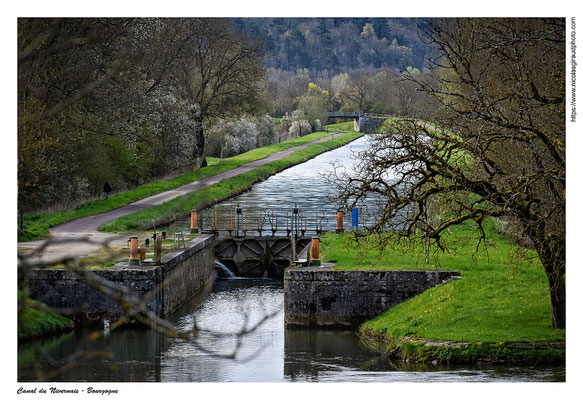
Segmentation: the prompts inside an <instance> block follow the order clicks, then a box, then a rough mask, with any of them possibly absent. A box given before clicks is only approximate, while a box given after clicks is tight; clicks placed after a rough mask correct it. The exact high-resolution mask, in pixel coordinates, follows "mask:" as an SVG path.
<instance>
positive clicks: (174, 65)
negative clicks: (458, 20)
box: [18, 18, 431, 213]
mask: <svg viewBox="0 0 583 400" xmlns="http://www.w3.org/2000/svg"><path fill="white" fill-rule="evenodd" d="M418 23H419V24H423V21H414V20H412V19H394V18H393V19H389V18H293V19H288V18H238V19H217V18H174V19H165V18H145V19H144V18H66V19H48V18H29V19H24V18H21V19H19V20H18V51H19V54H18V194H19V196H18V207H19V213H24V212H39V211H40V212H42V211H46V210H53V211H54V210H60V209H65V208H70V207H73V206H75V205H76V204H79V203H80V202H82V201H85V200H88V199H93V198H96V197H100V196H102V195H103V188H104V186H105V185H106V182H107V183H108V185H110V186H111V188H112V190H113V192H114V193H115V192H119V191H123V190H127V189H130V188H132V187H136V186H138V185H140V184H143V183H146V182H149V181H152V180H156V179H160V178H164V177H168V176H173V175H176V174H178V173H181V172H184V171H185V170H190V169H193V168H198V167H199V166H201V165H204V164H205V158H206V157H207V156H213V157H228V156H233V155H236V154H240V153H242V152H245V151H248V150H250V149H252V148H255V147H258V146H264V145H267V144H270V143H274V142H280V141H283V140H287V139H290V138H293V137H297V136H303V135H306V134H308V133H310V132H313V131H317V130H320V129H322V126H323V125H324V124H326V123H328V122H329V121H328V120H327V113H328V112H329V111H363V112H376V113H383V114H391V115H416V116H421V114H424V113H426V111H427V110H428V107H429V105H428V104H427V103H426V101H425V100H424V99H423V98H422V97H421V96H420V95H419V94H418V93H417V92H416V91H415V88H414V87H413V85H412V84H411V82H408V81H406V80H404V79H402V78H403V74H404V73H409V74H414V75H416V76H422V75H424V74H427V73H429V72H428V71H427V70H426V69H424V67H425V65H426V64H425V60H426V58H427V57H428V56H429V55H430V54H431V47H430V46H428V45H426V44H424V43H423V41H422V40H421V38H420V34H419V27H418V26H417V24H418ZM275 117H278V118H277V119H274V118H275ZM276 122H277V123H276Z"/></svg>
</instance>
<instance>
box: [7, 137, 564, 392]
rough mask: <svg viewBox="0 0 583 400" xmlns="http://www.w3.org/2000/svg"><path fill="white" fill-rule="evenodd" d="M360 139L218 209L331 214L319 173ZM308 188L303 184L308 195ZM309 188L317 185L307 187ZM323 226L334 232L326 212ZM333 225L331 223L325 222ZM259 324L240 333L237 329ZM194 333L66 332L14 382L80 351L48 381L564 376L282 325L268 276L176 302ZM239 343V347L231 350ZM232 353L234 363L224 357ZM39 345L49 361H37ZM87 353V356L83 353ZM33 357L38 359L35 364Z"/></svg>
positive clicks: (179, 320) (277, 290)
mask: <svg viewBox="0 0 583 400" xmlns="http://www.w3.org/2000/svg"><path fill="white" fill-rule="evenodd" d="M366 140H367V139H366V138H361V139H358V140H357V141H355V142H353V143H351V144H349V145H347V146H344V147H343V148H340V149H336V150H334V151H331V152H328V153H324V154H322V155H320V156H318V157H316V158H314V159H312V160H310V161H308V162H306V163H304V164H301V165H298V166H295V167H292V168H290V169H287V170H285V171H283V172H281V173H279V174H277V175H275V176H273V177H271V178H269V179H268V180H266V181H265V182H262V183H260V184H257V185H255V186H254V188H253V189H252V190H250V191H248V192H246V193H244V194H242V195H240V196H237V197H235V198H233V199H230V200H228V201H227V202H224V203H222V204H221V205H219V206H218V207H221V208H223V209H229V208H230V209H232V208H234V207H236V206H241V207H242V208H255V209H269V208H278V209H286V208H289V207H293V206H295V205H296V204H297V206H298V207H299V208H302V209H305V210H312V211H313V210H316V209H318V210H321V211H322V212H324V213H327V214H331V215H334V214H335V212H336V205H335V204H333V203H332V202H331V201H330V198H331V197H332V196H333V188H331V187H328V186H326V185H324V184H320V185H317V184H314V182H323V181H322V176H321V174H322V173H323V172H325V171H329V170H330V169H331V163H332V162H341V163H342V165H343V167H344V168H346V169H349V168H351V166H352V165H354V162H355V160H354V159H353V157H352V154H353V153H354V152H355V151H362V150H364V149H366V146H367V143H366ZM307 188H311V189H310V190H309V191H308V190H306V189H307ZM314 188H316V189H314ZM330 220H331V221H329V225H328V226H327V227H326V228H327V229H333V228H334V226H335V222H336V221H335V220H333V221H332V218H330ZM333 224H334V225H333ZM265 316H271V317H269V318H267V319H266V320H265V321H264V322H263V323H260V324H259V326H258V328H257V329H255V330H253V331H252V332H250V333H248V334H245V335H244V336H242V337H238V336H237V332H239V331H240V330H241V329H242V328H245V327H246V328H249V327H251V326H253V325H254V324H255V323H257V322H259V321H261V320H262V319H263V318H264V317H265ZM170 319H171V320H172V322H175V323H176V324H177V325H178V326H179V327H181V328H183V329H192V327H193V326H194V325H195V324H196V326H197V327H198V329H199V333H198V335H197V337H196V340H194V341H186V340H183V339H178V338H171V337H167V336H165V335H162V334H160V333H158V332H157V331H155V330H153V329H144V328H142V329H137V328H127V329H120V330H114V331H111V332H109V333H108V334H107V335H103V336H100V337H98V338H92V336H91V332H83V331H79V330H77V331H74V332H69V333H66V334H63V335H60V336H53V337H50V338H45V339H42V340H39V341H37V342H36V343H25V344H21V345H20V346H19V349H18V380H19V381H21V382H26V381H32V380H34V379H35V377H36V376H38V375H37V374H38V372H39V371H40V372H41V373H43V374H46V373H49V372H51V371H54V370H55V368H56V366H55V365H51V364H50V363H49V362H48V361H47V360H48V359H51V360H66V359H67V358H68V357H71V356H72V355H86V356H88V357H82V358H80V359H79V360H78V363H77V364H76V366H75V368H71V369H69V370H67V371H64V372H63V373H62V374H59V375H57V376H55V377H54V378H53V379H52V380H54V381H64V382H85V381H88V382H491V381H496V382H501V381H508V382H527V381H547V382H548V381H564V380H565V368H564V367H508V366H496V367H491V366H481V367H435V366H427V365H408V364H404V363H396V362H394V361H391V360H389V359H387V358H386V357H384V356H382V355H379V354H378V353H375V352H371V351H369V350H368V349H366V348H365V347H364V346H363V345H362V344H361V343H360V341H359V338H358V336H357V335H356V334H355V332H354V331H338V330H334V331H330V330H317V329H312V330H306V329H287V328H285V326H284V321H283V282H282V281H281V280H273V279H243V278H233V279H224V280H219V281H217V283H216V284H215V287H214V289H213V291H212V292H211V293H210V294H209V296H208V297H207V298H206V299H205V300H204V301H203V302H202V303H201V304H195V303H187V304H185V305H183V307H181V308H180V309H179V310H178V311H177V312H176V313H174V314H173V315H172V316H171V318H170ZM239 339H240V345H239V346H240V347H237V346H238V343H239ZM234 349H237V351H236V357H235V359H231V358H227V356H228V355H230V354H231V353H232V352H233V350H234ZM39 350H41V351H42V352H44V353H45V354H46V355H47V356H48V357H37V356H36V354H37V352H38V351H39ZM90 355H91V357H89V356H90ZM39 360H41V361H39Z"/></svg>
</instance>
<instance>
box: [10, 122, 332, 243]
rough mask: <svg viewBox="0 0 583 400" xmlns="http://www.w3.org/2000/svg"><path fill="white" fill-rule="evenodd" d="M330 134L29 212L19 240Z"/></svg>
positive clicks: (289, 142)
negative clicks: (104, 195) (62, 208)
mask: <svg viewBox="0 0 583 400" xmlns="http://www.w3.org/2000/svg"><path fill="white" fill-rule="evenodd" d="M328 135H329V133H327V132H315V133H312V134H309V135H306V136H302V137H299V138H295V139H291V140H288V141H286V142H282V143H274V144H271V145H269V146H265V147H261V148H257V149H253V150H251V151H248V152H246V153H243V154H239V155H237V156H235V157H230V158H225V159H222V160H221V159H211V163H210V165H209V166H207V167H204V168H201V169H198V170H194V171H189V172H186V173H184V174H182V175H180V176H178V177H176V178H174V179H170V180H165V181H155V182H150V183H147V184H144V185H142V186H139V187H137V188H135V189H133V190H130V191H127V192H123V193H118V194H115V195H113V196H110V197H109V198H108V199H99V200H94V201H88V202H85V203H83V204H81V205H79V206H78V207H76V208H75V209H72V210H67V211H63V212H58V213H46V214H25V215H24V216H23V222H24V233H23V234H19V235H18V241H19V242H24V241H29V240H33V239H36V238H39V237H45V236H47V235H48V234H49V228H51V227H53V226H57V225H60V224H63V223H65V222H68V221H72V220H75V219H78V218H83V217H87V216H89V215H95V214H99V213H102V212H105V211H109V210H113V209H115V208H119V207H122V206H124V205H126V204H128V203H131V202H134V201H136V200H140V199H143V198H145V197H148V196H152V195H154V194H157V193H161V192H164V191H167V190H171V189H174V188H176V187H178V186H181V185H184V184H187V183H190V182H194V181H197V180H199V179H203V178H206V177H209V176H213V175H217V174H219V173H221V172H224V171H228V170H231V169H234V168H237V167H239V166H241V165H243V164H246V163H248V162H251V161H256V160H260V159H262V158H265V157H267V156H269V155H271V154H273V153H277V152H279V151H283V150H286V149H289V148H290V147H294V146H299V145H302V144H305V143H309V142H313V141H315V140H318V139H321V138H323V137H326V136H328Z"/></svg>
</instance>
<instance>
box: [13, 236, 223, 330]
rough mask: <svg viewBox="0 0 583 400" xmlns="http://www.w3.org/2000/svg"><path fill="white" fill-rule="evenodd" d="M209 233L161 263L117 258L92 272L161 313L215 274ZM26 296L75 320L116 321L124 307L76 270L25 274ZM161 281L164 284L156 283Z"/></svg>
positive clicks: (192, 241) (194, 292)
mask: <svg viewBox="0 0 583 400" xmlns="http://www.w3.org/2000/svg"><path fill="white" fill-rule="evenodd" d="M214 240H215V237H214V236H213V235H201V236H199V237H198V238H196V239H194V240H191V241H190V242H188V243H186V249H184V248H183V249H177V250H174V251H171V252H169V253H168V254H166V255H164V256H163V257H162V259H161V263H160V265H137V266H130V265H129V263H128V262H120V263H117V264H115V265H114V266H112V267H109V268H108V269H107V270H105V269H104V270H94V271H92V272H93V273H95V274H96V275H98V276H99V277H101V278H104V279H107V280H108V281H110V282H111V283H114V284H116V285H119V286H123V287H125V288H128V289H129V290H130V291H131V293H132V294H133V295H136V296H138V297H139V298H144V296H148V303H147V305H148V309H149V310H151V311H153V312H154V313H156V315H158V316H160V317H165V316H167V315H168V314H170V313H171V312H172V311H174V310H176V309H177V308H178V307H180V306H181V305H182V304H183V303H184V302H186V301H187V300H188V299H190V298H191V297H193V296H195V295H196V294H198V293H199V292H200V290H201V289H202V287H203V286H204V284H205V283H206V282H207V281H208V280H209V279H210V278H211V277H212V275H213V273H214V264H213V261H214V257H213V251H214V250H213V244H214ZM23 279H26V280H27V284H28V287H29V290H30V294H29V295H30V297H31V298H33V299H36V300H39V301H42V302H43V303H45V304H47V305H48V306H50V307H52V308H54V309H56V310H58V311H60V312H62V313H63V314H66V315H68V316H70V317H72V318H73V319H76V320H81V321H83V320H103V319H110V320H113V319H116V318H119V317H120V316H121V315H122V314H123V310H122V309H121V307H120V306H119V304H118V303H117V302H115V301H114V300H112V299H111V297H110V296H108V295H106V294H104V293H102V292H101V291H100V290H99V289H97V288H96V287H95V286H94V285H91V284H88V283H87V281H86V280H85V279H84V278H83V277H82V276H80V275H79V274H77V273H73V272H68V271H66V270H64V269H51V270H44V269H34V270H32V271H30V272H29V273H28V274H27V275H26V277H25V276H24V275H22V274H20V275H19V280H23ZM162 282H164V285H161V284H162Z"/></svg>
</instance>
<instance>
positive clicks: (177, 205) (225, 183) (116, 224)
mask: <svg viewBox="0 0 583 400" xmlns="http://www.w3.org/2000/svg"><path fill="white" fill-rule="evenodd" d="M361 136H362V134H361V133H347V134H345V135H342V136H339V137H336V138H334V139H331V140H329V141H326V142H323V143H316V144H312V145H310V146H308V147H306V148H304V149H300V150H296V151H294V152H293V153H292V154H291V155H290V156H288V157H287V158H284V159H282V160H277V161H273V162H271V163H269V164H266V165H264V166H262V167H259V168H257V169H254V170H252V171H249V172H247V173H244V174H240V175H237V176H234V177H232V178H229V179H225V180H222V181H221V182H218V183H216V184H214V185H212V186H210V187H208V188H205V189H201V190H198V191H196V192H194V193H189V194H186V195H183V196H180V197H177V198H175V199H173V200H170V201H168V202H166V203H164V204H160V205H158V206H155V207H151V208H148V209H146V210H143V211H139V212H136V213H133V214H130V215H126V216H124V217H121V218H118V219H116V220H114V221H111V222H108V223H106V224H104V225H102V226H101V227H100V228H99V230H100V231H103V232H126V231H131V230H136V229H148V228H150V227H152V226H154V225H155V226H161V225H164V224H168V223H170V222H172V221H174V220H175V219H177V218H179V217H181V216H183V215H185V214H187V213H188V212H189V211H190V210H192V209H197V210H200V209H202V208H204V207H207V206H209V205H212V204H215V203H217V202H219V201H222V200H224V199H227V198H229V197H232V196H235V195H237V194H239V193H242V192H243V191H245V190H247V189H249V188H250V187H251V186H252V185H253V184H255V183H257V182H261V181H263V180H265V179H267V178H268V177H270V176H271V175H273V174H275V173H277V172H280V171H282V170H284V169H286V168H289V167H291V166H293V165H296V164H299V163H302V162H304V161H307V160H309V159H310V158H313V157H315V156H317V155H318V154H321V153H323V152H325V151H328V150H332V149H334V148H337V147H340V146H343V145H345V144H346V143H349V142H351V141H353V140H355V139H357V138H359V137H361Z"/></svg>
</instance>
